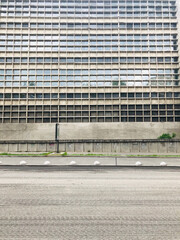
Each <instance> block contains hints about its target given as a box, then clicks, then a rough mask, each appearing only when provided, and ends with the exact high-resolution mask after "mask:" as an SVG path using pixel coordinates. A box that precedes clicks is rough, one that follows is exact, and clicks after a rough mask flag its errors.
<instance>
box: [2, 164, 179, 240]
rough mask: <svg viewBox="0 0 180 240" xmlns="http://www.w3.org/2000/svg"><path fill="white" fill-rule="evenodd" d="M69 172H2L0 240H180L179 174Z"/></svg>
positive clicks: (118, 170)
mask: <svg viewBox="0 0 180 240" xmlns="http://www.w3.org/2000/svg"><path fill="white" fill-rule="evenodd" d="M71 168H72V169H70V168H69V170H68V171H67V169H65V168H61V167H59V168H57V169H55V168H54V167H29V166H10V167H3V166H1V168H0V239H3V240H4V239H8V240H11V239H13V240H14V239H18V240H20V239H23V240H26V239H28V240H29V239H31V240H35V239H37V240H39V239H40V240H41V239H43V240H44V239H50V240H53V239H60V240H101V239H102V240H117V239H118V240H145V239H146V240H152V239H153V240H180V170H179V168H173V169H172V168H161V169H159V168H154V169H151V168H144V169H139V168H122V169H121V168H108V167H100V168H98V167H97V168H91V167H86V168H84V169H83V168H81V167H71ZM73 169H74V170H73Z"/></svg>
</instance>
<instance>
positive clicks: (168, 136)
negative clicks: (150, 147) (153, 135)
mask: <svg viewBox="0 0 180 240" xmlns="http://www.w3.org/2000/svg"><path fill="white" fill-rule="evenodd" d="M175 137H176V134H175V133H172V135H171V134H169V133H163V134H162V135H161V136H159V137H158V139H173V138H175Z"/></svg>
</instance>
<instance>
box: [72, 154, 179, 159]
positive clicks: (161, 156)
mask: <svg viewBox="0 0 180 240" xmlns="http://www.w3.org/2000/svg"><path fill="white" fill-rule="evenodd" d="M68 156H84V157H86V156H87V157H88V156H95V157H154V158H156V157H158V158H165V157H177V158H178V157H180V155H155V154H153V155H140V154H137V155H136V154H134V155H129V154H127V155H121V154H93V153H92V154H89V153H88V154H73V153H72V154H68Z"/></svg>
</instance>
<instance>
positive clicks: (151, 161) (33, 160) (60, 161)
mask: <svg viewBox="0 0 180 240" xmlns="http://www.w3.org/2000/svg"><path fill="white" fill-rule="evenodd" d="M0 161H1V162H2V164H3V165H6V164H7V165H19V162H20V161H26V162H27V165H43V164H44V162H45V161H50V162H51V164H54V165H69V163H70V162H71V161H76V163H77V164H78V165H93V164H94V162H95V161H99V162H100V163H101V164H102V165H112V166H114V165H116V164H117V165H131V166H133V165H135V163H136V162H137V161H140V162H142V164H143V165H144V166H159V165H160V163H161V162H164V161H165V162H166V163H167V164H168V166H180V158H179V157H175V158H170V157H168V158H167V157H163V158H150V157H139V158H138V157H131V158H127V157H118V158H115V157H92V156H91V157H14V156H13V157H9V156H8V157H7V156H0Z"/></svg>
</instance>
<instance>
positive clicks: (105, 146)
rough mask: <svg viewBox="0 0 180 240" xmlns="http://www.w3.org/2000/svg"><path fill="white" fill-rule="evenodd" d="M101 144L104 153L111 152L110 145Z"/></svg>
mask: <svg viewBox="0 0 180 240" xmlns="http://www.w3.org/2000/svg"><path fill="white" fill-rule="evenodd" d="M102 144H103V146H102V148H103V152H104V153H111V152H112V148H111V143H102Z"/></svg>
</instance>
